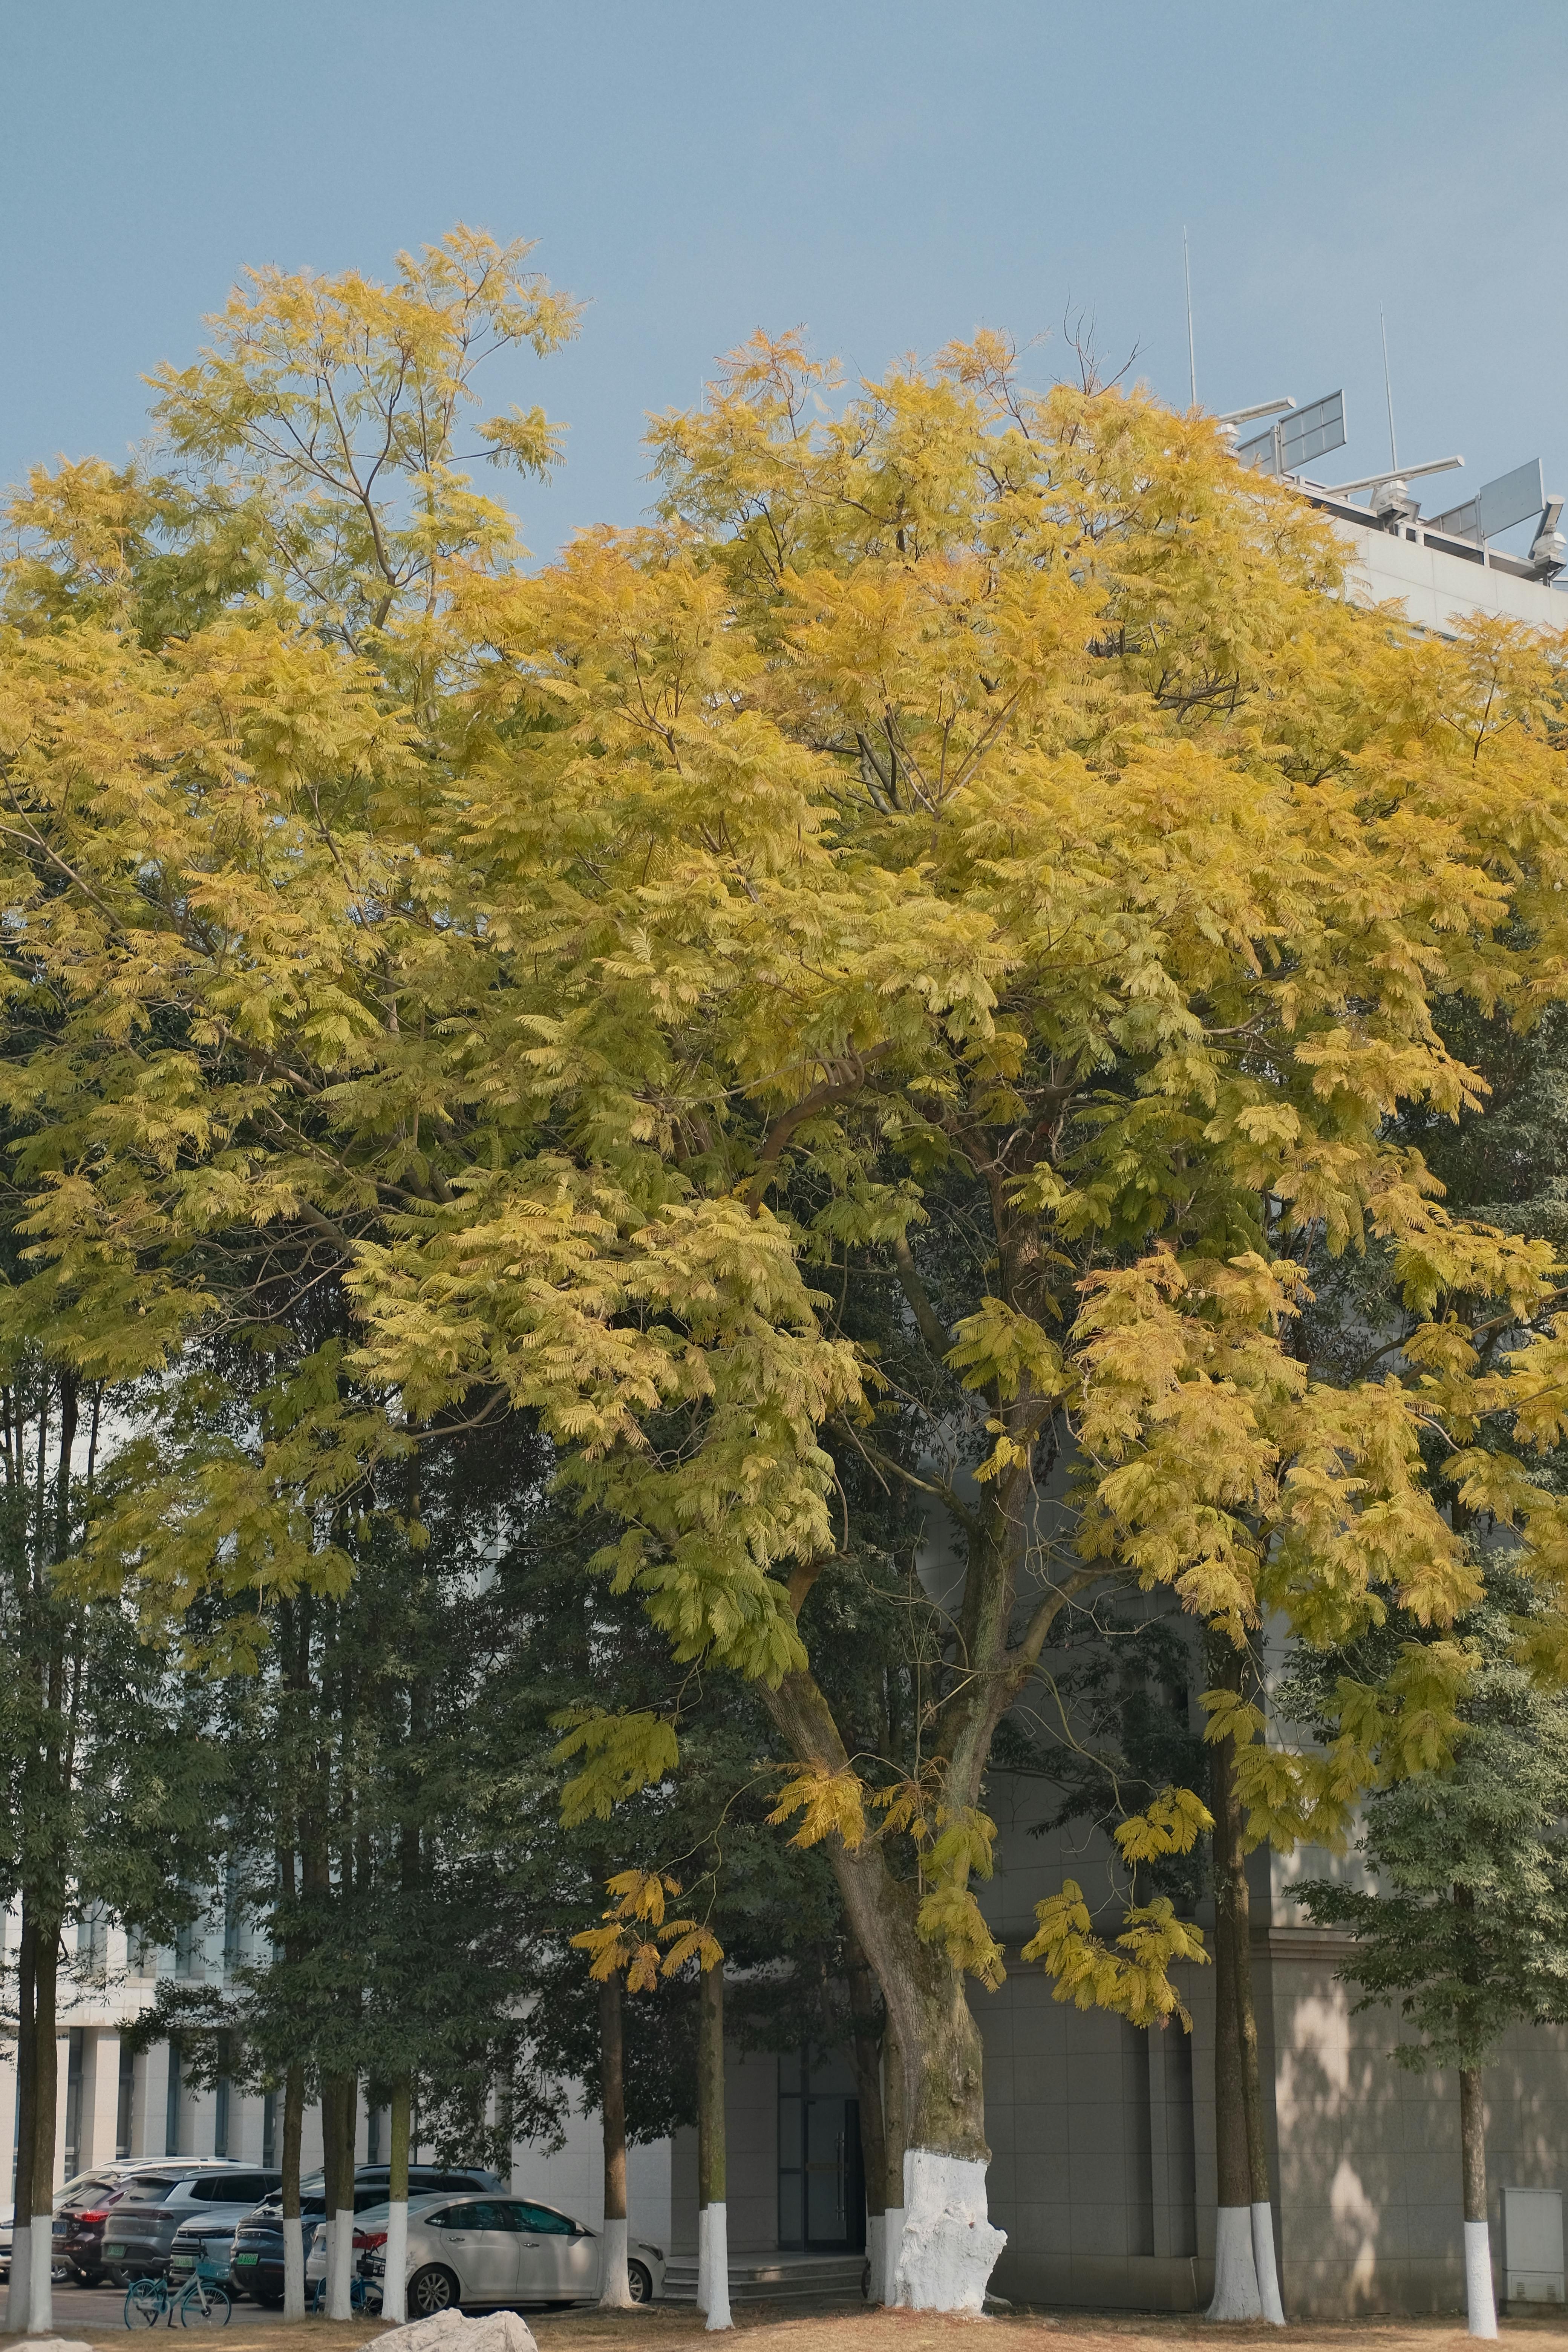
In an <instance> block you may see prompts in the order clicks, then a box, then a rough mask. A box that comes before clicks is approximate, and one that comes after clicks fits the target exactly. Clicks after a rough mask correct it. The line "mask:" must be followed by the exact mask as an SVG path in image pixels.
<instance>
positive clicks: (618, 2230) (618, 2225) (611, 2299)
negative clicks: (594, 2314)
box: [599, 2221, 632, 2311]
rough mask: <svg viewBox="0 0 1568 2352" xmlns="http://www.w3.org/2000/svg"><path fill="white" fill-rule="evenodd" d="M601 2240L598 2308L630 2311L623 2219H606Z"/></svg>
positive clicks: (629, 2289) (624, 2224)
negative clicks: (602, 2247) (602, 2251)
mask: <svg viewBox="0 0 1568 2352" xmlns="http://www.w3.org/2000/svg"><path fill="white" fill-rule="evenodd" d="M603 2246H604V2253H603V2256H602V2259H601V2261H600V2264H599V2308H600V2310H601V2311H630V2309H631V2308H632V2283H631V2280H630V2279H629V2278H628V2277H627V2275H626V2223H625V2221H606V2222H605V2235H604V2239H603Z"/></svg>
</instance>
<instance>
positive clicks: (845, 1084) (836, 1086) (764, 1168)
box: [746, 1038, 892, 1217]
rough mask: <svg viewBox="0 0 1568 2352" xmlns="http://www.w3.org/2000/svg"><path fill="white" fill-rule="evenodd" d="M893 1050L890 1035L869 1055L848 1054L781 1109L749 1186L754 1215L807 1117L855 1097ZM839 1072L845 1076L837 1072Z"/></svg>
mask: <svg viewBox="0 0 1568 2352" xmlns="http://www.w3.org/2000/svg"><path fill="white" fill-rule="evenodd" d="M891 1051H892V1040H891V1039H890V1038H889V1039H888V1040H887V1041H885V1042H884V1043H883V1044H882V1045H873V1046H872V1048H871V1050H870V1052H869V1053H868V1054H851V1055H848V1056H847V1060H846V1061H843V1062H839V1063H837V1064H836V1065H835V1066H834V1069H833V1071H830V1072H829V1074H828V1076H826V1077H825V1078H823V1079H822V1080H821V1081H820V1082H819V1083H818V1084H817V1085H816V1086H815V1087H812V1089H811V1092H810V1093H809V1094H808V1095H803V1096H802V1097H801V1099H800V1101H799V1102H797V1103H796V1104H795V1105H794V1107H793V1108H791V1109H789V1110H786V1111H783V1112H781V1113H780V1115H779V1117H778V1118H775V1119H774V1121H773V1125H772V1127H770V1128H769V1129H768V1132H767V1135H766V1137H765V1138H764V1139H763V1150H762V1157H761V1158H760V1160H758V1162H757V1168H756V1173H755V1174H754V1175H753V1176H752V1181H751V1182H750V1184H749V1185H748V1186H747V1187H746V1206H747V1208H748V1209H750V1211H751V1213H752V1216H753V1217H754V1216H757V1215H758V1214H760V1213H761V1210H762V1205H763V1193H764V1192H766V1191H767V1189H768V1186H769V1185H770V1184H771V1183H772V1182H773V1176H774V1173H775V1171H777V1168H778V1164H779V1161H780V1160H781V1159H782V1158H783V1157H784V1150H785V1148H786V1146H787V1145H788V1142H789V1139H790V1137H791V1136H792V1135H793V1134H794V1133H795V1129H796V1128H797V1127H799V1126H801V1125H802V1124H803V1123H804V1122H805V1120H806V1119H808V1118H815V1117H816V1113H817V1112H818V1111H819V1110H826V1108H828V1106H829V1105H830V1104H832V1103H840V1102H847V1101H848V1100H849V1099H850V1097H852V1096H854V1095H858V1093H859V1091H860V1089H861V1087H863V1086H864V1085H865V1083H866V1078H867V1075H868V1071H869V1069H870V1066H871V1064H872V1063H873V1062H875V1061H877V1060H878V1059H879V1057H880V1056H881V1055H883V1054H887V1053H890V1052H891ZM839 1071H843V1072H844V1073H845V1075H844V1076H838V1075H837V1072H839Z"/></svg>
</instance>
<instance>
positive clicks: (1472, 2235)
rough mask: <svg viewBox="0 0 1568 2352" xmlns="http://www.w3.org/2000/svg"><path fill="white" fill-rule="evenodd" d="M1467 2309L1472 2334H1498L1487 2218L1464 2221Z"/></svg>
mask: <svg viewBox="0 0 1568 2352" xmlns="http://www.w3.org/2000/svg"><path fill="white" fill-rule="evenodd" d="M1465 2313H1466V2316H1467V2318H1468V2322H1469V2329H1470V2334H1471V2335H1472V2336H1495V2335H1496V2334H1497V2300H1496V2297H1495V2296H1494V2295H1493V2294H1492V2242H1491V2232H1490V2231H1489V2229H1488V2228H1487V2225H1486V2223H1485V2222H1484V2221H1467V2222H1466V2224H1465Z"/></svg>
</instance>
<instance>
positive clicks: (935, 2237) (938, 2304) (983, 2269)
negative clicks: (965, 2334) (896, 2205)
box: [896, 2147, 1007, 2313]
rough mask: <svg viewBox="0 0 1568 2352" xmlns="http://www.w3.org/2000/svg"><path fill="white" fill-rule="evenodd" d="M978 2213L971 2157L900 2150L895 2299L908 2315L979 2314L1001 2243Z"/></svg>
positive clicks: (981, 2203)
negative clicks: (901, 2188)
mask: <svg viewBox="0 0 1568 2352" xmlns="http://www.w3.org/2000/svg"><path fill="white" fill-rule="evenodd" d="M1006 2242H1007V2238H1006V2233H1005V2231H1002V2230H998V2229H994V2227H993V2226H992V2223H991V2221H989V2219H988V2218H987V2215H986V2210H985V2167H984V2165H983V2164H982V2163H981V2162H980V2160H979V2158H972V2157H963V2156H942V2155H941V2154H939V2152H938V2151H937V2150H936V2149H935V2148H930V2147H911V2148H908V2149H906V2150H905V2153H904V2226H903V2230H902V2231H901V2232H900V2250H899V2263H898V2270H897V2273H896V2284H897V2300H898V2301H899V2302H900V2304H904V2305H908V2306H909V2308H910V2310H911V2311H963V2312H971V2313H979V2312H980V2311H982V2310H983V2309H984V2305H985V2283H986V2281H987V2280H988V2279H989V2277H990V2276H991V2273H992V2272H993V2271H994V2269H995V2267H996V2259H997V2256H998V2255H999V2254H1000V2253H1001V2252H1002V2249H1003V2247H1004V2246H1005V2244H1006Z"/></svg>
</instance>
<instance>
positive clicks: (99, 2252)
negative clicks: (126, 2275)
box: [7, 2156, 230, 2286]
mask: <svg viewBox="0 0 1568 2352" xmlns="http://www.w3.org/2000/svg"><path fill="white" fill-rule="evenodd" d="M228 2169H230V2167H228V2165H227V2164H226V2159H225V2158H221V2157H214V2158H212V2159H211V2160H210V2161H209V2162H207V2163H202V2162H200V2161H198V2159H197V2158H195V2157H189V2156H171V2157H164V2158H155V2157H153V2158H148V2157H128V2158H123V2159H121V2161H119V2162H117V2163H114V2164H100V2165H95V2166H94V2167H93V2168H92V2170H91V2171H90V2172H79V2173H78V2174H77V2175H76V2177H75V2179H71V2180H68V2181H67V2182H66V2185H65V2187H64V2188H63V2189H61V2191H60V2193H59V2195H58V2197H57V2198H56V2200H55V2271H56V2276H57V2277H58V2276H61V2275H62V2274H63V2275H64V2276H66V2277H68V2278H72V2279H74V2280H75V2281H76V2282H77V2284H79V2286H97V2285H98V2284H99V2283H100V2280H101V2279H102V2277H103V2275H104V2263H103V2233H104V2230H105V2228H106V2227H107V2225H108V2221H109V2217H110V2213H111V2212H112V2211H113V2210H114V2208H115V2206H116V2205H118V2204H119V2203H120V2202H121V2200H122V2199H123V2198H124V2197H125V2195H126V2194H127V2192H128V2191H129V2189H130V2188H131V2186H132V2182H133V2181H137V2180H153V2181H156V2180H161V2179H167V2180H170V2181H174V2180H178V2179H181V2178H182V2177H183V2176H184V2175H185V2174H187V2173H195V2172H198V2171H199V2172H221V2171H225V2170H228ZM8 2251H9V2249H8V2248H7V2252H8Z"/></svg>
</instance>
